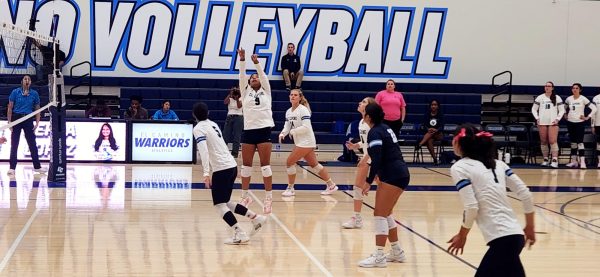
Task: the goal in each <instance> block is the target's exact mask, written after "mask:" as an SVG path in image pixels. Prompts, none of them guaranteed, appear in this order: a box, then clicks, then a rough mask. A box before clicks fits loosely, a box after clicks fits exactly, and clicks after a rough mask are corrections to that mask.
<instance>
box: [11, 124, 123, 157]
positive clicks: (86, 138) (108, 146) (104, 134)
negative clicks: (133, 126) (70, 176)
mask: <svg viewBox="0 0 600 277" xmlns="http://www.w3.org/2000/svg"><path fill="white" fill-rule="evenodd" d="M6 123H7V122H6V121H0V124H2V125H4V124H6ZM126 129H127V128H126V123H125V122H110V123H107V122H81V121H73V122H67V141H66V144H67V145H66V147H67V160H68V161H118V162H124V161H125V156H126V155H125V154H126V153H127V151H126V150H127V149H126V137H127V133H126ZM51 131H52V130H51V129H50V123H49V122H48V121H41V122H40V125H39V126H38V128H37V129H36V130H35V137H36V144H37V147H38V154H39V156H40V160H42V161H47V160H49V159H50V155H51V150H52V143H51V137H50V136H51ZM0 135H2V136H4V137H6V138H7V139H8V141H7V142H6V143H5V144H3V145H1V146H0V160H8V159H9V158H10V148H11V147H10V144H11V142H10V137H11V130H9V129H6V130H4V131H2V133H1V134H0ZM17 157H18V159H19V160H30V159H31V152H30V151H29V146H28V145H27V141H26V140H25V135H24V133H23V132H21V139H20V141H19V148H18V154H17Z"/></svg>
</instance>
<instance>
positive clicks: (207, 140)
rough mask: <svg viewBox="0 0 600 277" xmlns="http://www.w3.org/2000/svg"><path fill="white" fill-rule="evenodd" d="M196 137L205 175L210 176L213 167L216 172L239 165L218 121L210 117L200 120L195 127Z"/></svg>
mask: <svg viewBox="0 0 600 277" xmlns="http://www.w3.org/2000/svg"><path fill="white" fill-rule="evenodd" d="M194 138H195V140H196V144H197V145H198V152H199V153H200V157H201V158H202V167H203V171H204V172H203V176H210V170H211V168H212V171H213V172H216V171H221V170H225V169H229V168H232V167H237V163H236V162H235V159H234V158H233V156H231V154H230V153H229V148H227V144H225V141H224V140H223V135H222V133H221V130H220V129H219V126H217V124H216V123H214V122H212V121H210V120H209V119H207V120H203V121H200V122H198V124H196V127H194Z"/></svg>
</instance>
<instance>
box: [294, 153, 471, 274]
mask: <svg viewBox="0 0 600 277" xmlns="http://www.w3.org/2000/svg"><path fill="white" fill-rule="evenodd" d="M298 166H300V167H301V168H303V169H305V170H306V171H308V172H309V173H310V174H312V175H314V176H316V177H317V178H319V179H321V177H320V176H318V175H317V174H315V173H313V172H312V171H310V170H308V169H306V168H305V167H304V166H302V165H299V164H298ZM342 192H343V193H344V194H346V195H348V196H350V197H351V198H353V199H354V197H352V195H350V193H348V192H347V191H345V190H344V191H342ZM362 202H363V205H365V206H367V207H368V208H370V209H372V210H375V207H373V206H371V205H369V204H368V203H366V202H365V201H364V200H363V201H362ZM394 221H395V222H396V223H398V224H399V225H400V226H402V227H403V228H404V229H406V230H408V231H409V232H411V233H413V234H415V235H417V236H418V237H420V238H421V239H423V240H425V241H427V242H429V243H430V244H431V245H433V246H435V247H436V248H438V249H440V250H442V251H443V252H444V253H446V254H448V255H450V256H452V257H454V258H455V259H457V260H459V261H461V262H462V263H464V264H466V265H467V266H469V267H471V268H472V269H475V270H477V267H476V266H474V265H472V264H471V263H469V262H467V261H466V260H464V259H462V258H460V257H458V256H456V255H452V254H451V253H450V252H448V251H447V250H446V249H444V248H443V247H442V246H440V245H439V244H437V243H435V242H434V241H432V240H431V239H429V238H427V237H425V236H424V235H421V234H420V233H418V232H417V231H415V230H413V229H412V228H410V227H408V226H407V225H404V224H403V223H402V222H400V221H399V220H397V219H396V218H394Z"/></svg>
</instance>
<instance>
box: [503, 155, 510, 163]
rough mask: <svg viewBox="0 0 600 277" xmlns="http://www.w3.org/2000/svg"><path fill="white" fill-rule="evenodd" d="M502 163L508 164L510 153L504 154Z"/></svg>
mask: <svg viewBox="0 0 600 277" xmlns="http://www.w3.org/2000/svg"><path fill="white" fill-rule="evenodd" d="M504 163H505V164H510V153H506V154H504Z"/></svg>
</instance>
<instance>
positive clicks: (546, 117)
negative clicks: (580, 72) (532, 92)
mask: <svg viewBox="0 0 600 277" xmlns="http://www.w3.org/2000/svg"><path fill="white" fill-rule="evenodd" d="M531 113H532V114H533V117H535V119H536V120H539V122H540V125H552V122H553V121H556V122H559V121H560V120H561V119H562V117H563V115H564V114H565V106H564V103H563V101H562V98H560V96H558V95H556V105H555V104H552V100H551V99H550V97H548V96H546V94H544V93H542V94H541V95H539V96H538V97H536V98H535V100H534V102H533V106H532V107H531Z"/></svg>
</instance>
